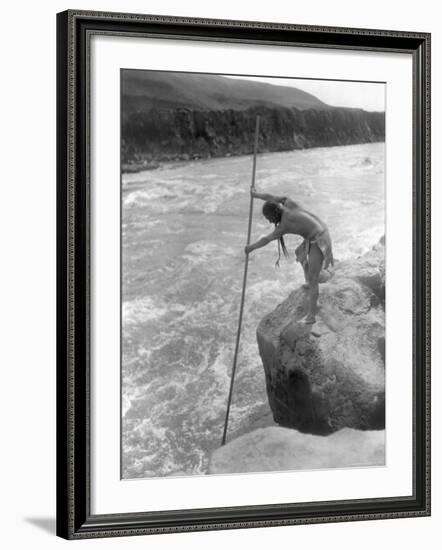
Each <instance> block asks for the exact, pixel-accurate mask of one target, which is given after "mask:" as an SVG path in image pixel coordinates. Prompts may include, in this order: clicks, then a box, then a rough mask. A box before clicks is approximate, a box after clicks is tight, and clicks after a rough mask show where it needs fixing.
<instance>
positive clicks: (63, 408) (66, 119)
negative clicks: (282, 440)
mask: <svg viewBox="0 0 442 550" xmlns="http://www.w3.org/2000/svg"><path fill="white" fill-rule="evenodd" d="M94 36H104V37H120V38H121V37H126V38H130V39H133V40H142V39H143V38H146V37H155V38H161V39H163V40H165V41H167V40H170V41H176V40H184V41H189V40H190V41H195V42H198V43H201V44H204V43H226V44H249V45H254V46H260V45H261V46H264V45H265V46H271V47H274V48H278V47H280V48H310V49H313V50H314V49H325V50H333V51H352V52H354V53H355V55H357V54H358V52H378V53H379V52H380V53H386V54H389V55H393V56H394V55H397V56H401V55H408V56H410V57H411V59H412V92H411V93H412V113H410V116H411V117H412V134H413V135H412V146H413V151H412V155H413V159H412V195H413V196H412V220H409V223H410V228H411V226H412V243H410V246H412V259H413V265H409V266H407V268H408V269H410V270H412V304H410V307H412V312H413V320H412V325H413V327H412V340H413V342H412V348H413V351H412V358H411V357H410V361H411V362H412V404H410V405H411V408H412V426H410V430H411V431H410V433H411V434H412V442H411V446H412V454H413V457H412V461H411V462H412V471H411V472H410V475H411V476H412V492H411V494H407V495H401V494H391V495H389V496H386V497H377V498H372V497H369V498H352V499H343V500H340V499H337V500H335V499H330V500H321V501H313V500H312V501H303V502H286V501H285V502H281V503H274V502H272V503H259V504H256V503H252V502H251V503H250V504H247V505H240V506H236V505H235V506H225V505H219V506H212V507H203V508H198V507H192V508H182V509H174V508H173V506H172V507H171V508H169V509H161V508H159V509H154V510H149V511H146V510H143V509H139V510H137V511H128V509H121V510H119V511H118V512H112V513H94V511H93V509H92V506H91V493H92V487H93V480H92V478H91V475H92V473H91V472H92V470H93V469H92V468H91V460H92V454H93V449H92V445H91V437H92V435H91V416H92V415H93V411H94V402H93V401H94V395H93V392H92V391H91V379H92V378H93V375H94V373H93V369H94V364H93V360H92V358H93V353H92V352H91V348H93V345H94V342H93V331H92V328H91V327H92V324H91V317H92V315H93V308H92V307H91V300H92V298H93V296H92V295H93V286H92V285H91V265H92V264H93V254H94V249H93V247H92V248H91V227H92V226H93V224H94V210H93V207H92V202H93V201H92V200H91V193H93V185H94V183H93V177H92V174H91V110H92V109H93V106H92V102H91V96H90V83H91V70H93V69H92V68H91V67H92V61H91V59H92V57H93V52H92V51H91V40H92V37H94ZM387 239H388V237H387ZM396 245H398V246H401V243H391V244H390V246H392V247H394V246H396ZM57 256H58V259H57V534H58V535H59V536H61V537H63V538H67V539H81V538H94V537H113V536H115V537H116V536H127V535H141V534H157V533H170V532H180V531H193V530H194V531H197V530H215V529H236V528H246V527H268V526H277V525H296V524H308V523H310V524H313V523H321V522H341V521H355V520H369V519H390V518H401V517H417V516H426V515H429V514H430V35H429V34H427V33H419V32H416V33H410V32H398V31H386V30H369V29H350V28H332V27H316V26H304V25H287V24H278V23H257V22H248V21H223V20H208V19H198V18H195V19H193V18H192V19H191V18H179V17H168V16H158V15H141V14H139V15H136V14H121V13H104V12H103V13H102V12H89V11H77V10H68V11H65V12H62V13H59V14H58V16H57ZM389 314H391V315H394V312H390V313H389ZM118 481H119V482H122V481H121V480H118ZM162 482H163V480H161V479H159V480H156V483H157V484H160V483H162ZM126 483H127V482H126Z"/></svg>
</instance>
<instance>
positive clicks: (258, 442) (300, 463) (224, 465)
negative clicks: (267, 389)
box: [209, 427, 385, 474]
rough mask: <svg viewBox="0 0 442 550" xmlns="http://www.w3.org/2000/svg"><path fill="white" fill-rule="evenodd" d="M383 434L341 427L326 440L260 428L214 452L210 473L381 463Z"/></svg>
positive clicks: (383, 456)
mask: <svg viewBox="0 0 442 550" xmlns="http://www.w3.org/2000/svg"><path fill="white" fill-rule="evenodd" d="M384 439H385V431H381V430H379V431H365V432H363V431H359V430H352V429H350V428H344V429H342V430H340V431H338V432H336V433H334V434H332V435H329V436H327V437H323V436H318V435H310V434H303V433H300V432H298V431H296V430H289V429H287V428H280V427H271V428H260V429H258V430H255V431H253V432H250V433H248V434H246V435H243V436H241V437H238V438H237V439H234V440H232V441H231V442H229V443H227V444H226V445H225V446H223V447H220V448H219V449H217V450H216V451H215V452H214V453H213V454H212V456H211V459H210V464H209V473H210V474H228V473H244V472H267V471H278V470H279V471H288V470H307V469H308V470H315V469H320V468H349V467H352V466H353V467H363V466H381V465H383V464H385V441H384Z"/></svg>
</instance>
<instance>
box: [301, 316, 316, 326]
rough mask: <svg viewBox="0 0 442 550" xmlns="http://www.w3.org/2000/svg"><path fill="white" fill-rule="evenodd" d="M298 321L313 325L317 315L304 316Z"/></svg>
mask: <svg viewBox="0 0 442 550" xmlns="http://www.w3.org/2000/svg"><path fill="white" fill-rule="evenodd" d="M298 323H301V324H303V325H313V324H315V323H316V317H315V316H314V315H310V314H309V315H307V316H306V317H303V318H302V319H300V320H299V321H298Z"/></svg>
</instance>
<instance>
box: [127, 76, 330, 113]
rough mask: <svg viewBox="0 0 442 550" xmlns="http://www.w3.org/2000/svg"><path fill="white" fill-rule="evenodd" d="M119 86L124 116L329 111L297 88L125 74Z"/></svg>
mask: <svg viewBox="0 0 442 550" xmlns="http://www.w3.org/2000/svg"><path fill="white" fill-rule="evenodd" d="M122 85H123V97H124V114H125V115H129V114H130V113H133V112H147V111H149V110H150V109H152V108H156V109H157V108H161V109H178V108H186V109H194V110H203V111H223V110H226V109H233V110H243V109H248V108H250V107H289V108H291V107H293V108H296V109H310V108H317V109H327V108H329V107H328V105H326V104H325V103H323V102H322V101H320V100H319V99H317V98H316V97H315V96H313V95H311V94H308V93H307V92H303V91H302V90H298V89H296V88H290V87H285V86H275V85H272V84H266V83H263V82H254V81H252V80H241V79H233V78H226V77H224V76H217V75H206V74H195V73H169V72H157V71H125V72H124V76H123V83H122Z"/></svg>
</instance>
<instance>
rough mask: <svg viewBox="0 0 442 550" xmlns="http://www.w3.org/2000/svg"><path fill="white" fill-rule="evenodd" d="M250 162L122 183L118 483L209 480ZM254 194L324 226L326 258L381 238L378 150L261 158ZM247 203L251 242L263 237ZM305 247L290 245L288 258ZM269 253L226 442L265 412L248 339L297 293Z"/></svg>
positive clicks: (251, 299) (193, 166) (249, 302)
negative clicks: (299, 208) (281, 201)
mask: <svg viewBox="0 0 442 550" xmlns="http://www.w3.org/2000/svg"><path fill="white" fill-rule="evenodd" d="M251 171H252V157H251V156H245V157H232V158H223V159H216V160H207V161H189V162H187V163H180V164H176V165H169V166H166V167H163V168H161V169H158V170H155V171H149V172H140V173H137V174H125V175H124V176H123V190H122V201H123V205H122V258H123V267H122V271H123V284H122V300H123V329H122V330H123V338H122V345H123V354H122V357H123V358H122V380H123V385H122V393H123V395H122V415H123V423H122V426H123V433H122V458H123V477H125V478H134V477H151V476H165V475H190V474H203V473H205V472H206V468H207V462H208V458H209V455H210V452H211V450H213V449H215V448H217V447H218V446H219V445H220V442H221V437H222V430H223V423H224V417H225V412H226V404H227V395H228V391H229V384H230V371H231V368H232V359H233V351H234V342H235V333H236V328H237V321H238V308H239V301H240V294H241V285H242V276H243V267H244V252H243V249H244V244H245V239H246V231H247V216H248V208H249V206H248V205H249V186H250V178H251ZM256 186H257V189H258V191H265V192H270V193H274V194H279V195H288V196H290V197H292V198H293V199H294V200H297V201H299V202H301V203H302V204H303V205H304V206H305V207H306V208H308V209H309V210H312V211H313V212H315V213H316V214H317V215H319V216H320V217H322V218H323V219H324V221H325V222H326V223H327V224H328V226H329V229H330V233H331V236H332V239H333V248H334V255H335V258H337V259H338V260H342V259H344V258H347V257H350V256H357V255H359V254H361V253H363V252H365V251H366V250H368V249H369V248H370V247H371V246H372V245H373V244H374V243H376V242H377V241H378V240H379V238H380V237H381V236H382V235H383V233H384V144H383V143H375V144H366V145H354V146H346V147H330V148H317V149H308V150H303V151H292V152H283V153H268V154H262V155H259V156H258V159H257V172H256ZM261 206H262V202H261V201H255V211H254V217H253V232H252V235H253V240H256V239H257V238H258V237H259V236H261V235H263V234H266V233H268V232H270V231H271V226H270V224H269V223H268V222H267V221H266V220H265V218H263V216H262V215H261ZM299 242H300V238H297V237H295V236H289V237H288V238H287V245H288V249H289V251H290V250H292V251H293V250H294V248H295V246H296V245H297V244H298V243H299ZM276 259H277V245H276V243H275V242H272V243H270V244H269V245H268V246H267V247H265V248H262V249H260V250H258V251H255V252H254V253H252V254H251V255H250V264H249V275H248V286H247V295H246V305H245V310H244V322H243V332H242V341H241V347H240V355H239V360H238V366H237V376H236V379H235V389H234V395H233V401H232V409H231V415H230V424H229V431H230V430H231V431H234V430H235V428H238V426H240V425H243V424H244V423H245V422H247V418H251V417H252V416H253V414H254V413H255V412H256V411H257V410H259V409H260V408H261V409H262V406H263V404H265V402H266V392H265V382H264V372H263V367H262V364H261V361H260V358H259V354H258V348H257V344H256V337H255V331H256V327H257V325H258V323H259V321H260V319H261V318H262V317H263V316H264V315H265V314H266V313H267V312H269V311H271V310H272V309H273V308H274V307H275V306H276V304H277V303H279V302H280V301H282V300H283V299H284V298H285V297H286V296H287V295H288V294H289V292H290V291H291V290H293V289H294V288H295V287H297V286H298V285H299V284H300V283H301V282H302V270H301V268H300V266H299V264H296V263H295V262H294V259H293V255H292V258H291V259H290V260H289V261H286V260H284V259H282V260H281V264H280V268H279V269H278V268H275V261H276Z"/></svg>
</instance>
